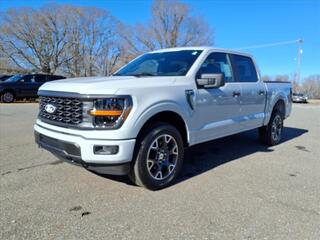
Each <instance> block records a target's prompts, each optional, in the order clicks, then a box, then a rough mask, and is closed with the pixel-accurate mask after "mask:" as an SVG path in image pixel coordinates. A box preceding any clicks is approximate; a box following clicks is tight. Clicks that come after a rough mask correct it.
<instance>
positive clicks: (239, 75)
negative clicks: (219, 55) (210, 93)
mask: <svg viewBox="0 0 320 240" xmlns="http://www.w3.org/2000/svg"><path fill="white" fill-rule="evenodd" d="M231 59H232V64H233V69H234V72H235V76H236V79H237V81H239V82H257V81H258V76H257V71H256V68H255V66H254V64H253V61H252V59H251V58H249V57H245V56H240V55H234V54H232V57H231Z"/></svg>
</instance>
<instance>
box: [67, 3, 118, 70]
mask: <svg viewBox="0 0 320 240" xmlns="http://www.w3.org/2000/svg"><path fill="white" fill-rule="evenodd" d="M68 13H69V16H70V18H71V19H72V21H71V22H70V25H69V29H70V34H69V36H68V39H69V40H68V41H69V42H72V43H73V44H71V45H70V46H69V47H68V48H67V51H66V53H65V54H66V55H68V56H70V57H71V58H70V61H68V63H67V64H65V69H64V71H66V72H67V73H68V74H69V75H71V76H93V75H110V74H111V73H112V72H113V71H114V68H115V66H116V65H117V62H118V61H119V54H120V50H119V49H120V46H119V44H118V34H117V27H118V25H119V23H118V21H117V20H116V19H115V18H114V17H112V16H111V15H110V14H109V13H108V12H107V11H105V10H101V9H97V8H80V7H79V8H75V7H72V8H69V10H68Z"/></svg>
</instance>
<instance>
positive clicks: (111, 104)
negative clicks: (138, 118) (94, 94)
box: [89, 96, 132, 129]
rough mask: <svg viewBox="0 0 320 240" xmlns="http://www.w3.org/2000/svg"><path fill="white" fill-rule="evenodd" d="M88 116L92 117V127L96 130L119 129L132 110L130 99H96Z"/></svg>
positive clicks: (127, 97)
mask: <svg viewBox="0 0 320 240" xmlns="http://www.w3.org/2000/svg"><path fill="white" fill-rule="evenodd" d="M93 107H94V108H93V109H91V110H89V114H90V115H91V116H92V117H93V122H92V124H93V126H94V127H97V128H113V129H116V128H119V127H121V125H122V124H123V122H124V121H125V119H126V118H127V116H128V115H129V113H130V110H131V108H132V100H131V97H129V96H125V97H114V98H103V99H96V100H95V101H94V103H93Z"/></svg>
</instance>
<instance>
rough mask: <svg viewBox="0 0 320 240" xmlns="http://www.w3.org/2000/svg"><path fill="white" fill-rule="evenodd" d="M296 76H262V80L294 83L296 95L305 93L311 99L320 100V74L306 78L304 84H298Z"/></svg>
mask: <svg viewBox="0 0 320 240" xmlns="http://www.w3.org/2000/svg"><path fill="white" fill-rule="evenodd" d="M296 79H297V78H296V75H295V74H293V75H292V76H289V75H287V74H283V75H275V76H269V75H264V76H262V80H264V81H281V82H287V81H290V82H292V88H293V89H292V90H293V92H295V93H304V94H306V95H307V96H308V97H309V98H314V99H320V74H315V75H310V76H308V77H305V78H304V79H303V81H302V83H298V82H297V80H296Z"/></svg>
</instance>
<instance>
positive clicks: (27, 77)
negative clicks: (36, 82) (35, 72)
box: [20, 75, 33, 83]
mask: <svg viewBox="0 0 320 240" xmlns="http://www.w3.org/2000/svg"><path fill="white" fill-rule="evenodd" d="M32 77H33V76H32V75H24V76H23V77H22V78H21V80H20V82H24V83H30V82H32Z"/></svg>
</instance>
